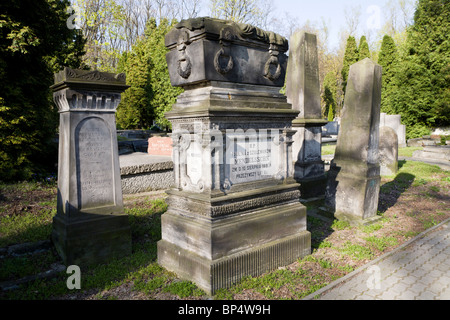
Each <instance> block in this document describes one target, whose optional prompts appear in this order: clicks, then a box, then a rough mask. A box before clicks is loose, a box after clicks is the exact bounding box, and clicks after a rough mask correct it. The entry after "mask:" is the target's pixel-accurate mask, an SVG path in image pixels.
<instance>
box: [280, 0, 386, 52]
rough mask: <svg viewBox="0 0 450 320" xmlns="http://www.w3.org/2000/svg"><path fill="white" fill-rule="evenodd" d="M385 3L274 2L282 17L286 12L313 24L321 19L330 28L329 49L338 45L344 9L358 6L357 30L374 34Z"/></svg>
mask: <svg viewBox="0 0 450 320" xmlns="http://www.w3.org/2000/svg"><path fill="white" fill-rule="evenodd" d="M387 2H388V0H309V1H307V0H274V3H275V5H276V8H277V14H280V15H283V13H284V12H285V11H287V12H288V13H289V15H291V16H295V17H297V18H298V19H299V20H300V21H301V22H303V23H304V22H306V21H307V20H308V19H309V20H310V21H311V22H313V23H314V22H320V21H321V17H323V18H324V19H325V21H326V22H327V23H328V25H329V27H330V30H329V32H330V34H329V45H330V47H335V46H337V45H338V43H339V32H340V31H341V29H342V28H343V27H344V26H345V24H346V22H345V8H348V9H350V8H352V7H357V6H360V9H361V17H360V21H359V22H360V24H359V29H358V30H359V32H360V34H361V35H362V33H363V32H364V30H365V29H369V30H372V32H374V33H376V32H377V31H378V29H379V28H380V27H381V26H382V25H383V24H384V20H383V16H384V10H385V5H386V3H387ZM301 24H302V23H301Z"/></svg>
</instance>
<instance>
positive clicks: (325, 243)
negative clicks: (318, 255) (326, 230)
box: [318, 240, 333, 249]
mask: <svg viewBox="0 0 450 320" xmlns="http://www.w3.org/2000/svg"><path fill="white" fill-rule="evenodd" d="M332 246H333V244H332V243H331V242H330V241H327V240H324V241H322V242H321V243H320V244H319V246H318V248H319V249H320V248H331V247H332Z"/></svg>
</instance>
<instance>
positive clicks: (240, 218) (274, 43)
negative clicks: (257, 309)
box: [158, 18, 311, 294]
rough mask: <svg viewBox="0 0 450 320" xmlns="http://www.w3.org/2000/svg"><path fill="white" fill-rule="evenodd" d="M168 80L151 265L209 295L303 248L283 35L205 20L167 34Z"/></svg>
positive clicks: (306, 247) (306, 249) (306, 243)
mask: <svg viewBox="0 0 450 320" xmlns="http://www.w3.org/2000/svg"><path fill="white" fill-rule="evenodd" d="M165 40H166V46H167V47H168V48H169V49H170V52H169V53H168V54H167V61H168V66H169V73H170V78H171V82H172V84H173V85H176V86H182V87H183V88H184V89H185V91H184V93H182V94H181V95H180V96H178V99H177V102H176V103H175V104H174V105H173V108H172V111H171V112H169V113H166V117H167V119H169V120H170V121H171V123H172V129H173V133H172V139H173V145H174V152H173V162H174V174H175V185H174V187H173V188H172V189H170V190H168V191H167V193H168V194H169V198H168V205H169V206H168V210H167V212H166V213H164V214H163V216H162V219H161V220H162V221H161V222H162V240H161V241H160V242H158V263H159V264H160V265H162V266H164V267H165V268H167V269H169V270H171V271H173V272H175V273H177V274H178V276H180V277H182V278H185V279H189V280H192V281H194V282H196V283H197V284H198V285H199V287H201V288H202V289H203V290H205V291H206V292H207V293H209V294H214V292H215V291H216V290H217V289H219V288H225V287H228V286H230V285H232V284H233V283H235V282H237V281H239V280H240V279H241V278H242V277H244V276H249V275H251V276H256V275H260V274H262V273H263V272H266V271H269V270H271V269H274V268H277V267H279V266H283V265H287V264H290V263H292V262H294V261H295V260H296V259H298V258H299V257H302V256H305V255H307V254H309V253H310V248H311V236H310V233H309V232H308V231H307V230H306V208H305V207H304V206H303V205H302V204H301V203H300V202H299V198H300V192H299V185H298V183H296V182H295V180H294V179H293V172H294V170H293V164H292V160H291V159H292V136H293V135H294V133H295V132H294V131H293V130H292V129H291V122H292V120H293V119H295V118H296V116H297V114H298V111H296V110H293V109H292V107H291V105H290V104H289V103H287V101H286V97H285V96H284V95H282V94H280V93H279V91H280V88H281V86H282V85H283V82H284V78H285V72H286V62H287V58H286V55H285V52H286V50H287V49H288V43H287V40H286V39H284V38H282V37H280V36H279V35H277V34H274V33H272V32H266V31H263V30H261V29H258V28H255V27H253V26H250V25H244V24H237V23H234V22H231V21H224V20H217V19H211V18H198V19H190V20H184V21H181V22H180V23H179V24H177V25H176V26H175V28H174V29H173V30H172V31H170V32H169V33H168V34H167V35H166V39H165Z"/></svg>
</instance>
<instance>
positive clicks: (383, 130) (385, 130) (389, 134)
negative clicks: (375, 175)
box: [379, 127, 398, 176]
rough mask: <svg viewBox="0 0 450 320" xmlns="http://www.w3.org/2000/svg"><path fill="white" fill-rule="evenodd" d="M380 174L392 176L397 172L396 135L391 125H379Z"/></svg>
mask: <svg viewBox="0 0 450 320" xmlns="http://www.w3.org/2000/svg"><path fill="white" fill-rule="evenodd" d="M379 152H380V174H381V175H382V176H392V175H395V174H397V172H398V137H397V133H395V130H394V129H392V128H391V127H380V144H379Z"/></svg>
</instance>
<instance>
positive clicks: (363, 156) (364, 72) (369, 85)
mask: <svg viewBox="0 0 450 320" xmlns="http://www.w3.org/2000/svg"><path fill="white" fill-rule="evenodd" d="M380 100H381V67H380V66H379V65H377V64H375V63H374V62H372V61H371V60H370V59H369V58H366V59H364V60H362V61H360V62H357V63H355V64H353V65H351V66H350V72H349V77H348V85H347V90H346V94H345V101H344V109H343V115H342V119H341V128H340V131H339V135H338V139H337V145H336V151H335V156H334V159H333V161H332V163H331V166H330V170H329V172H328V182H327V190H326V196H325V203H326V205H327V206H328V207H329V208H331V209H332V210H333V211H334V215H335V217H336V218H337V219H342V220H347V221H349V222H350V223H368V222H370V221H372V220H375V219H376V218H377V215H376V213H377V207H378V196H379V191H380V164H379V151H378V146H379V121H380Z"/></svg>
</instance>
